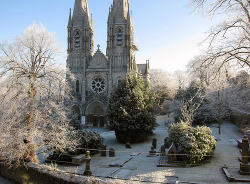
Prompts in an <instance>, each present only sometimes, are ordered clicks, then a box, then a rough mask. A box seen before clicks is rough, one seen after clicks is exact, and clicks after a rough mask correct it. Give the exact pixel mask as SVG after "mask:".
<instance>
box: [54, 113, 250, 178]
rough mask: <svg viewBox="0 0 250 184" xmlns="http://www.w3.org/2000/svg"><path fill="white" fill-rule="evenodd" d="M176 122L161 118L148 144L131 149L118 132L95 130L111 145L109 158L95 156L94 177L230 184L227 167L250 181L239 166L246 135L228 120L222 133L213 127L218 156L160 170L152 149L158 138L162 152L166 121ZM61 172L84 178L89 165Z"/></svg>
mask: <svg viewBox="0 0 250 184" xmlns="http://www.w3.org/2000/svg"><path fill="white" fill-rule="evenodd" d="M168 120H172V119H171V116H170V119H169V118H168V117H167V116H158V117H157V123H158V126H157V127H156V129H155V130H154V135H152V136H151V137H150V138H149V140H148V141H146V142H144V143H140V144H132V145H131V147H132V148H131V149H127V148H126V147H125V145H124V144H120V143H119V142H118V141H117V140H116V137H115V134H114V131H109V130H108V129H98V128H93V129H90V130H95V131H98V132H100V133H101V136H102V137H103V138H104V145H107V155H106V157H101V154H100V153H98V154H96V155H94V156H92V160H91V171H92V175H93V176H95V177H98V178H100V179H102V180H110V179H116V181H122V182H124V183H141V182H143V183H228V180H227V178H226V176H225V174H224V173H223V171H222V167H223V166H225V165H226V166H227V167H229V168H230V169H229V170H230V172H231V173H230V174H232V175H233V176H235V177H237V178H244V179H250V177H249V176H240V175H239V173H238V171H239V166H240V162H239V159H238V157H240V155H241V154H240V149H239V148H238V147H237V145H238V143H237V140H238V139H242V137H243V135H242V133H241V131H240V129H239V128H238V127H237V126H235V125H234V124H232V123H231V122H227V121H224V122H223V124H222V127H221V130H222V131H221V134H219V130H218V125H217V124H212V125H210V126H209V127H210V128H211V130H212V132H213V133H212V134H213V136H214V137H215V138H216V140H217V147H216V149H215V151H214V156H213V157H212V158H210V159H209V160H207V161H206V162H205V163H204V164H202V165H197V166H192V167H191V166H185V167H184V166H179V167H176V166H174V167H157V164H158V162H159V160H160V155H159V154H158V155H156V156H152V157H148V155H149V150H150V149H151V145H152V139H153V138H156V139H157V148H156V150H157V151H158V150H159V149H160V147H161V145H163V141H164V139H165V137H167V136H168V132H167V126H166V122H168ZM110 148H113V149H114V150H115V157H109V152H108V150H109V149H110ZM57 167H58V169H61V170H64V171H67V172H71V173H76V174H79V175H82V174H83V172H84V170H85V164H84V163H83V164H82V165H80V166H78V167H75V166H74V167H73V166H62V165H58V166H57Z"/></svg>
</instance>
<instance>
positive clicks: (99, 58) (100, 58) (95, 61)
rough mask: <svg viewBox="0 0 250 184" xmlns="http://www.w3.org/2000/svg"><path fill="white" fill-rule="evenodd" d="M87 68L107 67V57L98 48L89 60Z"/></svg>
mask: <svg viewBox="0 0 250 184" xmlns="http://www.w3.org/2000/svg"><path fill="white" fill-rule="evenodd" d="M88 68H90V69H96V68H108V58H107V56H105V55H104V54H103V53H102V52H101V51H100V50H97V51H96V53H95V54H94V56H93V58H92V59H91V60H90V62H89V65H88Z"/></svg>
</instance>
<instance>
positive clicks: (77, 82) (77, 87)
mask: <svg viewBox="0 0 250 184" xmlns="http://www.w3.org/2000/svg"><path fill="white" fill-rule="evenodd" d="M76 92H77V93H79V92H80V83H79V80H77V81H76Z"/></svg>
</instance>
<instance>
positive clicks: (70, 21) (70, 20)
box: [68, 8, 72, 27]
mask: <svg viewBox="0 0 250 184" xmlns="http://www.w3.org/2000/svg"><path fill="white" fill-rule="evenodd" d="M70 26H72V19H71V8H70V9H69V21H68V27H70Z"/></svg>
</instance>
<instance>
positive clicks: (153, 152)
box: [149, 146, 156, 155]
mask: <svg viewBox="0 0 250 184" xmlns="http://www.w3.org/2000/svg"><path fill="white" fill-rule="evenodd" d="M149 155H156V151H155V148H154V146H152V147H151V150H150V151H149Z"/></svg>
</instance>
